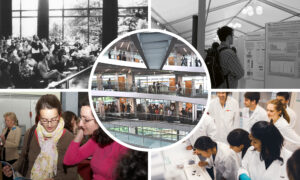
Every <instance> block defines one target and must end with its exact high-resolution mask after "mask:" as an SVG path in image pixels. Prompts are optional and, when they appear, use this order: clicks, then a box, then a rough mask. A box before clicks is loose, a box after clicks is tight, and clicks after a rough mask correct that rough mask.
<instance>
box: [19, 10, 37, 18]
mask: <svg viewBox="0 0 300 180" xmlns="http://www.w3.org/2000/svg"><path fill="white" fill-rule="evenodd" d="M37 14H38V13H37V11H22V15H21V16H22V17H28V16H29V17H32V16H35V17H37Z"/></svg>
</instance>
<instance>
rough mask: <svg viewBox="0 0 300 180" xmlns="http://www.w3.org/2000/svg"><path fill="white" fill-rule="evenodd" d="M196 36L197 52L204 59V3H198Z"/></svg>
mask: <svg viewBox="0 0 300 180" xmlns="http://www.w3.org/2000/svg"><path fill="white" fill-rule="evenodd" d="M198 6H199V7H198V29H197V31H198V34H197V42H198V43H197V51H198V52H199V53H200V55H201V56H202V57H204V47H205V25H206V22H205V17H206V1H203V0H199V1H198Z"/></svg>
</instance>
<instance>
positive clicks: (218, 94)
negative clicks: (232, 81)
mask: <svg viewBox="0 0 300 180" xmlns="http://www.w3.org/2000/svg"><path fill="white" fill-rule="evenodd" d="M217 96H218V98H219V99H220V101H221V102H225V101H226V98H227V94H226V92H217Z"/></svg>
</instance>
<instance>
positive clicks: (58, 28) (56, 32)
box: [49, 17, 63, 39]
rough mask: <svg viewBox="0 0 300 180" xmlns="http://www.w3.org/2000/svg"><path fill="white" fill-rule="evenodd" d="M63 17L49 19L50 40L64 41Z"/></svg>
mask: <svg viewBox="0 0 300 180" xmlns="http://www.w3.org/2000/svg"><path fill="white" fill-rule="evenodd" d="M62 22H63V21H62V17H60V18H50V19H49V38H50V39H54V38H60V39H62V34H63V33H62Z"/></svg>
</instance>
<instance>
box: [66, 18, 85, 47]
mask: <svg viewBox="0 0 300 180" xmlns="http://www.w3.org/2000/svg"><path fill="white" fill-rule="evenodd" d="M87 36H88V18H79V17H78V18H65V20H64V40H66V41H68V42H71V43H74V42H75V41H77V40H78V41H80V42H84V41H87V39H88V38H87Z"/></svg>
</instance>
